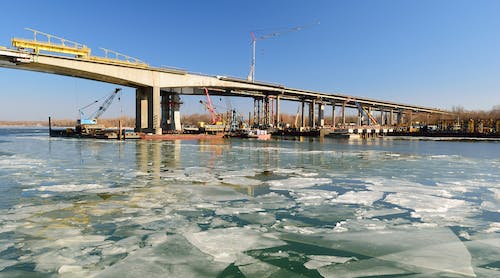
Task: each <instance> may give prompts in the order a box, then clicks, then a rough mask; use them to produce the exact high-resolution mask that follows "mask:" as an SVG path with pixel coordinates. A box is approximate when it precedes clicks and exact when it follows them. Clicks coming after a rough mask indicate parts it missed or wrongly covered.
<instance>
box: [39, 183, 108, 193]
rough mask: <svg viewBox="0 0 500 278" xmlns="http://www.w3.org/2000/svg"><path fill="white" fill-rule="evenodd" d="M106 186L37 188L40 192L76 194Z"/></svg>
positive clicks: (71, 185)
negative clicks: (76, 192)
mask: <svg viewBox="0 0 500 278" xmlns="http://www.w3.org/2000/svg"><path fill="white" fill-rule="evenodd" d="M103 187H104V186H102V185H100V184H59V185H49V186H40V187H38V188H36V190H38V191H53V192H75V191H86V190H92V189H101V188H103Z"/></svg>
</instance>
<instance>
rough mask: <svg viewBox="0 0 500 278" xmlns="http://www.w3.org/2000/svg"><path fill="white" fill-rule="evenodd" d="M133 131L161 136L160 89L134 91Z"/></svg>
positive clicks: (150, 88)
mask: <svg viewBox="0 0 500 278" xmlns="http://www.w3.org/2000/svg"><path fill="white" fill-rule="evenodd" d="M135 94H136V101H135V102H136V103H135V110H136V111H135V130H136V131H138V132H148V133H154V134H161V133H162V129H161V101H160V87H142V88H138V89H136V92H135Z"/></svg>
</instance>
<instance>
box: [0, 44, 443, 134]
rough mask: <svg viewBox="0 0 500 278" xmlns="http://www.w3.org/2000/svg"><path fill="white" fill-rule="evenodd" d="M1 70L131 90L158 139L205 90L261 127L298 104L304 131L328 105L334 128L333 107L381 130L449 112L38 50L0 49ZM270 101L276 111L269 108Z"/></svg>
mask: <svg viewBox="0 0 500 278" xmlns="http://www.w3.org/2000/svg"><path fill="white" fill-rule="evenodd" d="M13 42H14V40H13ZM13 44H14V43H13ZM28 47H29V46H28ZM89 53H90V51H89ZM0 67H5V68H12V69H20V70H29V71H37V72H44V73H51V74H58V75H65V76H72V77H78V78H85V79H90V80H96V81H102V82H107V83H113V84H117V85H123V86H128V87H133V88H136V131H141V132H148V133H154V134H161V133H162V130H163V129H173V130H178V129H180V124H178V123H179V120H178V119H180V115H179V109H178V105H172V104H173V103H176V102H178V101H179V95H203V94H205V88H207V89H208V90H209V93H210V94H211V95H220V96H239V97H251V98H253V99H254V111H255V113H254V120H257V121H258V122H259V123H260V122H262V123H263V124H264V125H269V124H272V123H273V122H274V123H279V122H280V100H290V101H298V102H302V123H301V126H306V123H305V122H304V119H305V117H304V111H305V109H304V107H305V106H306V105H308V108H309V115H308V118H309V123H308V124H307V126H309V127H322V126H324V109H325V106H327V105H328V106H331V107H332V109H333V113H332V117H333V119H332V121H333V122H334V123H335V122H336V120H335V109H336V107H339V108H340V109H342V110H341V114H342V116H341V118H342V119H340V120H341V121H342V122H343V123H345V108H355V109H358V111H359V115H360V116H363V114H364V115H365V116H366V119H367V122H368V124H373V123H378V124H385V125H393V124H396V123H400V122H401V121H402V119H403V116H404V115H410V118H411V115H412V114H413V113H426V114H428V115H430V114H449V112H448V111H444V110H440V109H436V108H430V107H422V106H416V105H409V104H401V103H395V102H390V101H383V100H375V99H370V98H363V97H354V96H348V95H343V94H334V93H322V92H314V91H308V90H301V89H294V88H288V87H286V86H283V85H280V84H272V83H264V82H253V81H248V80H245V79H239V78H232V77H226V76H209V75H202V74H193V73H189V72H187V71H184V70H179V69H172V68H162V67H152V66H149V65H147V64H145V63H143V62H135V61H132V62H130V61H129V60H119V59H111V58H104V57H95V56H82V55H74V56H68V55H59V54H57V55H55V54H47V53H40V51H38V50H33V51H28V50H25V49H24V47H19V46H18V47H17V48H16V49H13V48H7V47H0ZM273 102H274V105H275V107H271V105H273V104H272V103H273ZM272 109H274V118H272V117H273V116H272V114H273V113H270V111H271V110H272ZM315 109H317V112H316V111H315ZM375 111H377V112H378V113H380V117H375V116H374V114H373V112H375ZM261 115H262V116H261ZM394 116H396V120H395V119H394Z"/></svg>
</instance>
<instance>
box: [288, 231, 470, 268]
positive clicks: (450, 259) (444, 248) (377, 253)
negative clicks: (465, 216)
mask: <svg viewBox="0 0 500 278" xmlns="http://www.w3.org/2000/svg"><path fill="white" fill-rule="evenodd" d="M281 238H282V239H285V240H291V241H298V242H302V243H307V244H313V245H319V246H321V247H325V248H332V249H336V250H343V251H348V252H351V253H355V254H361V255H364V256H369V257H375V258H378V259H381V260H384V261H393V262H397V263H400V264H404V265H407V266H410V267H412V268H418V269H421V271H429V269H430V270H432V271H438V272H444V273H452V274H460V275H465V276H474V272H473V269H472V266H471V256H470V254H469V252H468V251H467V249H466V248H465V246H464V245H463V243H462V242H461V241H460V240H459V239H458V238H457V236H456V235H455V234H454V233H453V232H451V231H450V230H449V229H446V228H434V229H422V228H411V227H405V228H399V229H395V228H392V229H385V230H375V231H371V232H349V233H320V234H315V235H309V236H307V235H292V234H283V235H282V236H281Z"/></svg>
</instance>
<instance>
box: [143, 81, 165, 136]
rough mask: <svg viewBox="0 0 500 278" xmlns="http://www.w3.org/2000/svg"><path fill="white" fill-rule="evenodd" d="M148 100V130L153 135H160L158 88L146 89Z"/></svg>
mask: <svg viewBox="0 0 500 278" xmlns="http://www.w3.org/2000/svg"><path fill="white" fill-rule="evenodd" d="M146 90H147V93H148V95H149V98H150V100H151V101H150V102H149V103H148V104H149V110H150V111H149V112H150V113H148V114H150V115H148V129H149V132H151V133H153V134H162V129H161V99H160V87H149V88H147V89H146Z"/></svg>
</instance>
